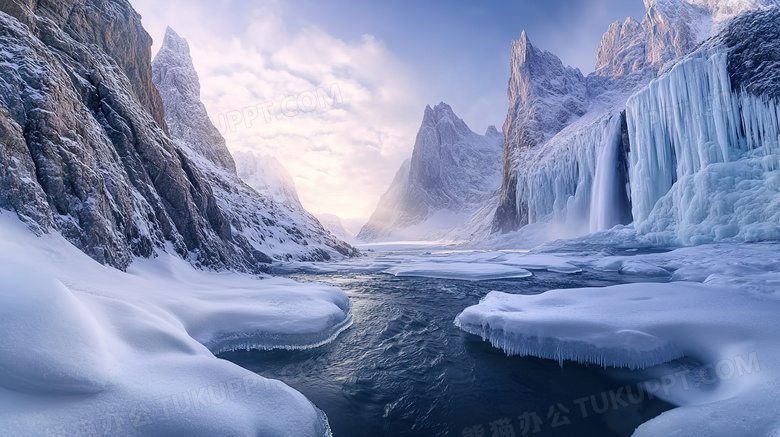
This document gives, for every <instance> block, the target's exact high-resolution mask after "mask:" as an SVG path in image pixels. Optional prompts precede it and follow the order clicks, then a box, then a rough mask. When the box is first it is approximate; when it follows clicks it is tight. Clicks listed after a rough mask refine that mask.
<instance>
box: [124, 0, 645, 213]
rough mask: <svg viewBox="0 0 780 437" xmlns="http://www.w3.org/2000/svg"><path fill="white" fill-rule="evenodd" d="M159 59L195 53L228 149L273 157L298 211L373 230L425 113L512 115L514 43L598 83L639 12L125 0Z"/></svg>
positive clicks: (485, 119) (400, 0) (638, 1)
mask: <svg viewBox="0 0 780 437" xmlns="http://www.w3.org/2000/svg"><path fill="white" fill-rule="evenodd" d="M130 1H131V3H132V4H133V6H134V7H135V9H136V10H137V11H138V12H139V13H140V14H141V15H142V17H143V19H142V20H143V25H144V27H145V28H146V29H147V31H148V32H149V34H150V35H151V36H152V38H153V39H154V40H155V45H154V46H153V49H152V50H153V53H156V51H157V50H158V49H159V44H160V43H161V42H162V39H163V35H164V34H165V29H166V27H167V26H171V27H172V28H173V29H174V30H176V32H177V33H179V35H181V36H182V37H184V38H186V39H187V40H188V41H189V43H190V48H191V53H192V56H193V61H194V64H195V68H196V69H197V70H198V74H199V76H200V80H201V98H202V99H203V102H204V104H205V105H206V108H207V110H208V111H209V114H210V116H211V118H212V121H213V122H214V124H215V126H217V128H218V129H219V130H220V132H222V134H223V136H224V137H225V139H226V140H227V143H228V147H229V148H230V149H231V150H241V151H254V152H255V153H258V154H268V155H272V156H275V157H276V158H277V159H279V161H280V162H282V164H283V165H284V166H285V167H286V168H287V170H288V171H289V172H290V174H291V175H292V176H293V179H294V181H295V184H296V186H297V189H298V192H299V197H300V199H301V202H302V203H303V205H304V206H305V207H306V208H307V209H308V210H309V211H311V212H313V213H315V214H322V213H329V214H334V215H337V216H339V217H341V218H342V219H344V221H345V224H346V225H347V226H350V225H352V226H353V227H354V226H355V225H356V224H360V223H362V222H365V221H366V220H367V219H368V216H369V215H370V214H371V213H372V212H373V210H374V208H375V206H376V204H377V202H378V200H379V196H380V195H381V194H382V193H384V192H385V191H386V190H387V188H388V187H389V185H390V182H391V181H392V179H393V177H394V175H395V173H396V172H397V170H398V168H399V167H400V165H401V164H402V162H403V161H404V160H406V159H408V158H409V157H410V156H411V154H412V149H413V147H414V141H415V137H416V134H417V130H418V129H419V127H420V122H421V121H422V116H423V111H424V109H425V106H426V105H431V106H433V105H435V104H437V103H439V102H441V101H444V102H447V103H449V104H450V105H451V106H452V107H453V110H454V111H455V113H456V114H458V115H459V116H460V117H461V118H463V119H464V121H466V123H467V124H468V125H469V126H470V127H471V129H472V130H474V131H475V132H478V133H484V132H485V130H486V129H487V127H488V126H490V125H495V126H497V127H498V128H499V129H500V128H501V125H502V124H503V122H504V119H505V117H506V113H507V96H506V88H507V81H508V79H509V48H510V44H511V41H512V40H513V39H517V38H519V37H520V34H521V33H522V31H523V30H526V31H527V32H528V36H529V39H530V40H531V43H532V44H534V45H535V46H537V47H540V48H542V49H545V50H548V51H550V52H553V53H555V54H556V55H558V56H559V57H560V58H561V59H562V60H563V62H564V63H566V64H569V65H572V66H574V67H577V68H579V69H580V70H582V72H583V73H584V74H588V73H590V72H592V71H593V65H594V63H595V53H596V47H597V46H598V43H599V41H600V40H601V36H602V35H603V33H604V32H605V31H606V29H607V27H608V26H609V24H610V23H612V22H614V21H617V20H620V21H623V20H624V19H625V18H626V17H628V16H633V17H635V18H637V19H641V18H642V16H643V15H644V6H643V3H642V0H545V1H543V2H541V1H539V0H482V1H468V0H393V1H388V0H329V1H327V2H325V1H322V0H163V1H160V0H130Z"/></svg>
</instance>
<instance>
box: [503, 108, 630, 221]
mask: <svg viewBox="0 0 780 437" xmlns="http://www.w3.org/2000/svg"><path fill="white" fill-rule="evenodd" d="M622 138H623V136H622V117H621V114H620V113H612V114H608V115H605V116H603V117H601V118H599V119H597V120H595V121H594V120H583V121H582V125H580V126H576V125H575V126H573V128H572V129H567V130H566V131H564V132H562V133H561V134H559V135H558V136H556V137H555V138H553V139H552V140H550V142H548V143H547V144H546V145H545V146H544V147H543V149H542V150H541V151H540V152H539V153H538V154H536V155H534V156H530V157H528V158H530V159H529V163H530V164H528V165H527V166H524V167H525V171H524V172H523V173H522V174H520V175H519V178H518V190H517V196H518V202H517V204H518V205H525V207H527V211H528V221H529V223H538V222H552V223H555V224H561V225H565V226H566V228H567V230H568V231H569V232H571V233H572V234H582V233H587V232H595V231H601V230H605V229H610V228H612V227H613V226H615V225H617V224H621V223H623V224H627V223H628V222H630V207H629V206H628V205H629V202H628V196H627V191H626V181H625V174H624V173H625V172H621V170H620V167H621V152H622V149H623V146H624V144H623V141H622Z"/></svg>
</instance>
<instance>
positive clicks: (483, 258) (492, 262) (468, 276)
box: [344, 250, 582, 281]
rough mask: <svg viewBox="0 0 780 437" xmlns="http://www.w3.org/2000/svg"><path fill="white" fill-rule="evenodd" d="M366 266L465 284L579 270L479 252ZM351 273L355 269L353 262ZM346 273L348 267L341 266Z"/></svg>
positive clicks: (549, 260) (547, 259)
mask: <svg viewBox="0 0 780 437" xmlns="http://www.w3.org/2000/svg"><path fill="white" fill-rule="evenodd" d="M364 262H366V263H368V264H369V265H374V266H376V265H381V263H386V262H393V263H394V264H395V265H393V266H392V267H390V268H388V269H386V270H384V272H385V273H389V274H392V275H395V276H420V277H428V278H442V279H461V280H466V281H489V280H496V279H516V278H526V277H529V276H532V273H531V270H546V271H550V272H556V273H570V274H571V273H579V272H581V271H582V269H581V268H580V267H578V266H576V265H573V264H571V263H569V262H567V260H566V259H565V258H562V257H559V256H555V255H546V254H541V255H533V254H527V253H516V252H501V251H482V252H469V251H467V252H448V251H446V250H441V251H434V252H431V253H429V254H426V255H408V256H405V257H403V258H402V259H398V260H393V258H392V257H387V256H381V257H378V258H376V259H367V260H366V261H364ZM349 264H350V265H352V267H351V269H354V268H355V264H356V263H354V262H351V263H349ZM344 267H345V268H347V269H350V267H349V266H348V265H345V266H344Z"/></svg>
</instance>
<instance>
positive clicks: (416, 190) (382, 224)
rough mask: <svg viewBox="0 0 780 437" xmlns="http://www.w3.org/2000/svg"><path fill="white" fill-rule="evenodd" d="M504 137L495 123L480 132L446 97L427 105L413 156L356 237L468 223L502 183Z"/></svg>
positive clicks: (423, 232) (427, 231)
mask: <svg viewBox="0 0 780 437" xmlns="http://www.w3.org/2000/svg"><path fill="white" fill-rule="evenodd" d="M501 142H502V136H501V134H500V133H499V132H498V131H497V130H496V129H495V128H494V127H491V128H489V129H488V131H487V132H486V134H485V135H479V134H476V133H474V132H473V131H472V130H471V129H469V128H468V126H467V125H466V123H464V122H463V120H461V119H460V118H458V117H457V116H456V115H455V114H454V113H453V111H452V108H450V106H449V105H447V104H445V103H440V104H439V105H437V106H436V107H435V108H431V107H430V106H428V107H426V109H425V114H424V116H423V122H422V126H421V127H420V130H419V132H418V134H417V140H416V142H415V146H414V151H413V153H412V158H411V159H410V160H408V161H407V162H405V163H404V164H403V165H402V166H401V169H400V170H399V171H398V173H397V174H396V177H395V179H394V180H393V183H392V184H391V185H390V188H389V189H388V191H387V192H386V193H385V194H384V195H383V196H382V198H381V199H380V201H379V204H378V205H377V209H376V211H375V212H374V214H373V215H372V216H371V218H370V220H369V222H368V223H367V224H366V225H365V226H364V227H363V229H362V230H361V231H360V233H359V234H358V238H359V239H361V240H363V241H367V242H372V241H378V240H385V241H387V240H391V239H410V240H414V239H424V238H436V237H437V236H440V235H442V234H443V233H445V232H446V231H447V230H449V229H452V228H455V227H457V226H459V225H461V224H462V223H464V222H465V221H466V220H468V218H469V217H470V216H471V215H472V214H473V213H474V212H476V211H477V210H478V209H479V208H480V207H481V206H482V205H483V204H484V203H485V202H486V201H489V200H490V198H491V197H492V196H493V195H494V193H495V191H496V190H497V189H498V187H499V184H500V174H501V169H500V156H501Z"/></svg>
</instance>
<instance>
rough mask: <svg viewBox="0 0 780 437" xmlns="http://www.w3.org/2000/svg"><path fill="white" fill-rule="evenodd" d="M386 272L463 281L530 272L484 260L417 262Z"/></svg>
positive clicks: (517, 276)
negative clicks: (470, 261) (476, 261)
mask: <svg viewBox="0 0 780 437" xmlns="http://www.w3.org/2000/svg"><path fill="white" fill-rule="evenodd" d="M387 273H390V274H392V275H395V276H421V277H426V278H440V279H461V280H465V281H490V280H494V279H513V278H527V277H529V276H531V272H529V271H528V270H525V269H522V268H519V267H513V266H507V265H503V264H493V263H484V262H480V263H465V262H438V263H437V262H419V263H413V264H408V265H404V266H399V267H392V268H389V269H387Z"/></svg>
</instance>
